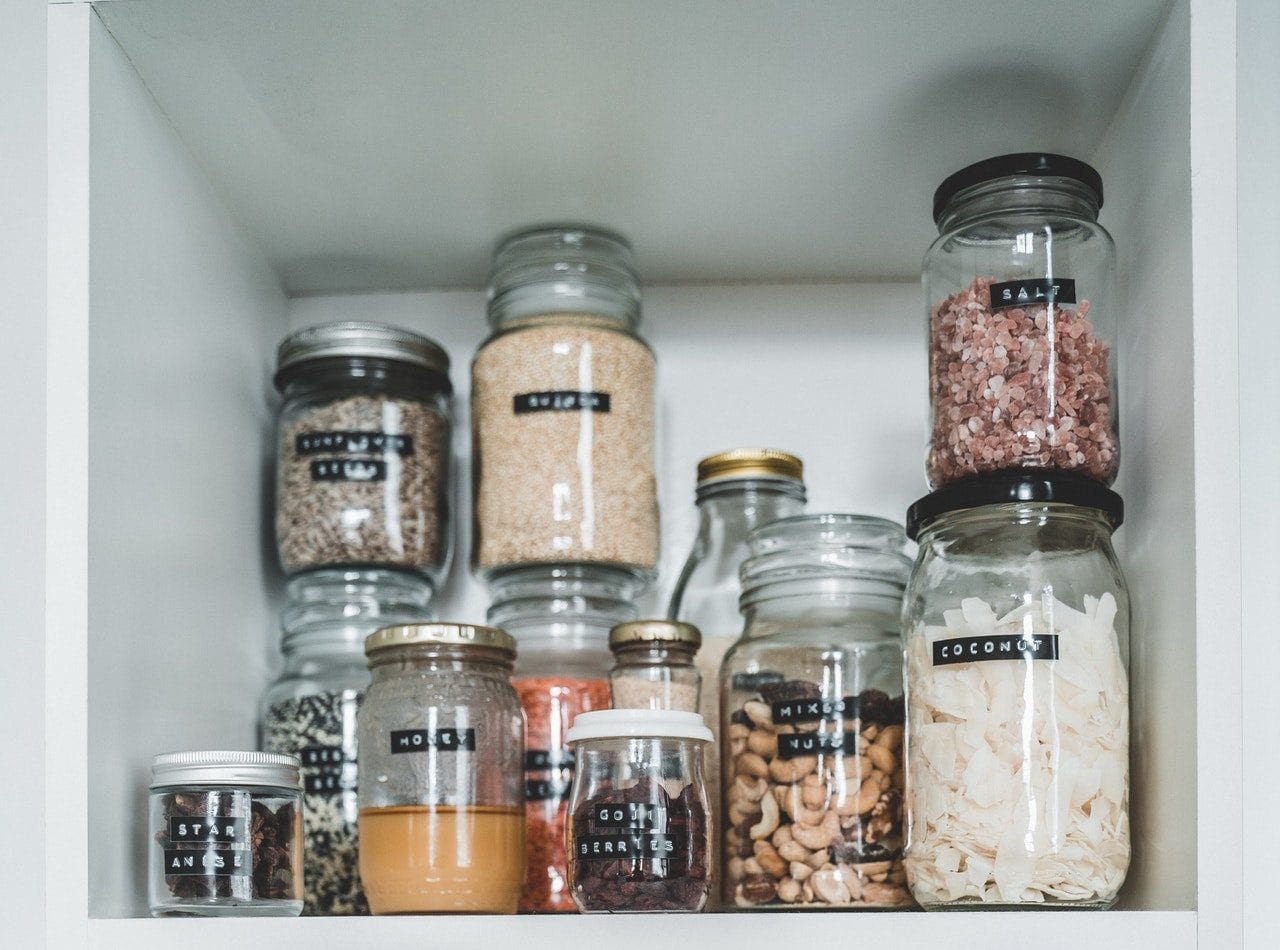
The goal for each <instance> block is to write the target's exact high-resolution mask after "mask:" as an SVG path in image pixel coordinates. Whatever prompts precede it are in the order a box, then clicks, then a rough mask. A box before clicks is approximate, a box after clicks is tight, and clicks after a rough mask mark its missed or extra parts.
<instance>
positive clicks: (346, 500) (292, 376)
mask: <svg viewBox="0 0 1280 950" xmlns="http://www.w3.org/2000/svg"><path fill="white" fill-rule="evenodd" d="M278 366H279V368H278V369H277V371H276V377H275V383H276V388H277V389H279V390H280V392H281V393H282V394H283V396H284V401H283V403H282V405H281V407H280V415H279V421H278V433H277V454H276V483H277V489H276V543H277V547H278V549H279V553H280V564H281V566H282V567H283V568H284V570H285V572H286V573H288V574H294V573H297V572H299V571H305V570H310V569H313V568H318V567H334V566H341V567H389V568H400V569H407V570H414V571H418V572H420V573H422V574H423V575H424V576H426V577H427V578H428V579H430V580H431V581H432V582H433V583H434V582H435V581H437V580H438V579H439V578H440V577H441V576H443V574H444V572H445V570H446V569H447V566H448V558H449V553H450V532H449V480H450V478H449V475H450V465H451V458H450V451H449V435H450V426H451V424H452V423H451V419H452V416H451V409H450V398H451V396H452V393H453V387H452V386H451V385H450V383H449V357H448V356H447V355H446V354H445V352H444V350H442V349H441V348H440V347H439V346H437V345H436V344H435V343H433V342H432V341H431V340H428V339H427V338H426V337H423V336H419V335H418V334H416V333H410V332H409V331H407V330H400V329H397V328H395V327H389V326H383V325H381V324H377V323H357V322H347V323H330V324H325V325H323V326H316V327H309V328H307V329H305V330H299V331H298V332H296V333H293V334H290V335H289V336H288V337H286V338H285V339H284V341H283V342H282V343H281V344H280V352H279V357H278Z"/></svg>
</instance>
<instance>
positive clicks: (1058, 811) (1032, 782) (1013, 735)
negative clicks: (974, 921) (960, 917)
mask: <svg viewBox="0 0 1280 950" xmlns="http://www.w3.org/2000/svg"><path fill="white" fill-rule="evenodd" d="M1081 603H1082V606H1083V610H1078V609H1075V608H1073V607H1071V606H1069V605H1067V604H1064V603H1062V602H1061V601H1059V600H1057V599H1055V598H1053V597H1045V598H1042V599H1037V600H1031V601H1029V602H1028V603H1025V604H1023V605H1021V606H1019V607H1017V608H1015V609H1013V610H1011V611H1007V612H1006V613H1005V614H1004V615H1003V616H999V615H998V612H997V610H996V609H995V608H994V607H993V606H992V605H990V604H987V603H985V602H983V601H982V600H980V599H977V598H965V599H964V600H962V601H961V602H960V604H959V606H958V608H956V609H952V610H946V611H944V612H943V619H944V621H945V625H944V626H922V627H919V628H917V629H916V630H915V631H914V635H912V636H911V637H910V639H909V642H908V646H907V651H906V652H907V679H908V723H907V725H908V730H907V736H908V750H907V782H908V796H909V802H910V808H909V822H910V838H909V843H908V846H907V851H906V867H907V874H908V877H909V880H910V882H911V886H912V891H913V893H914V894H915V897H916V899H917V900H919V901H921V902H922V903H924V904H926V905H936V904H947V903H955V902H971V903H989V904H1038V903H1043V902H1070V903H1099V904H1101V903H1109V902H1110V901H1112V900H1114V898H1115V896H1116V893H1117V891H1118V890H1119V888H1120V885H1121V883H1122V882H1123V881H1124V876H1125V872H1126V871H1127V870H1128V867H1129V855H1130V846H1129V814H1128V798H1129V699H1128V697H1129V691H1128V689H1129V688H1128V677H1127V676H1126V674H1125V669H1124V664H1123V662H1122V660H1121V657H1120V649H1119V642H1118V639H1117V637H1116V631H1115V619H1116V615H1117V613H1118V609H1119V608H1118V605H1117V603H1116V598H1115V597H1114V596H1113V595H1112V594H1111V593H1109V592H1104V593H1102V594H1101V595H1099V596H1097V597H1092V596H1089V597H1084V598H1082V600H1081ZM1001 635H1015V636H1016V635H1022V636H1035V637H1040V636H1047V635H1057V637H1058V651H1059V652H1058V657H1059V658H1058V659H1057V660H1025V659H1021V658H1014V659H1008V658H1005V659H998V660H990V661H984V662H972V661H971V662H963V663H953V664H946V665H940V666H934V665H933V644H934V642H935V641H938V640H950V639H954V638H958V637H973V636H1001Z"/></svg>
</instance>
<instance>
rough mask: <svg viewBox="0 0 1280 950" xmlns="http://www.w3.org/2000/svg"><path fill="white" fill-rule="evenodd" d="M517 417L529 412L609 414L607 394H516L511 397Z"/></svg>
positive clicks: (575, 392)
mask: <svg viewBox="0 0 1280 950" xmlns="http://www.w3.org/2000/svg"><path fill="white" fill-rule="evenodd" d="M513 403H514V405H513V409H514V410H515V414H516V415H517V416H522V415H525V414H527V413H530V412H579V411H580V412H609V411H610V397H609V394H608V393H597V392H579V391H576V390H572V389H554V390H550V391H548V392H541V393H517V394H516V395H515V396H514V397H513Z"/></svg>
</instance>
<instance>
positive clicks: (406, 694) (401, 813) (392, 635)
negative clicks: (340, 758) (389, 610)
mask: <svg viewBox="0 0 1280 950" xmlns="http://www.w3.org/2000/svg"><path fill="white" fill-rule="evenodd" d="M365 653H366V654H367V655H368V657H369V668H370V669H371V670H372V671H373V682H372V683H370V685H369V690H368V692H367V693H366V694H365V700H364V705H363V706H361V708H360V724H359V735H360V798H359V800H360V822H359V824H360V879H361V880H362V881H363V882H364V890H365V894H366V895H367V896H368V899H369V909H370V910H371V911H372V912H373V913H375V914H423V913H436V912H453V913H485V914H513V913H515V911H516V905H517V903H518V902H519V899H520V883H521V881H522V880H523V879H524V807H523V799H524V785H523V782H522V781H521V771H520V765H521V758H522V756H523V753H524V743H523V738H524V736H523V733H524V720H523V717H522V716H521V715H520V703H519V702H518V700H517V699H516V694H515V690H513V689H512V688H511V680H510V676H511V665H512V662H513V661H514V659H515V641H513V640H512V639H511V637H510V636H508V635H507V634H506V633H504V632H503V631H501V630H495V629H492V628H490V627H475V626H470V625H467V624H451V623H430V624H410V625H406V626H398V627H386V628H384V629H382V630H379V631H378V632H377V633H375V634H372V635H371V636H370V637H369V638H368V639H367V640H366V641H365Z"/></svg>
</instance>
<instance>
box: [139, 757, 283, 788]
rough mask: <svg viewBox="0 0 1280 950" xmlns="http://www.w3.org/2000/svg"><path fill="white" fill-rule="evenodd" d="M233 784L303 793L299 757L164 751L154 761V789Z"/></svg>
mask: <svg viewBox="0 0 1280 950" xmlns="http://www.w3.org/2000/svg"><path fill="white" fill-rule="evenodd" d="M180 785H230V786H236V787H247V786H254V785H266V786H270V787H272V788H287V789H289V790H290V791H301V790H302V763H301V762H299V761H298V757H297V756H296V755H277V754H275V753H273V752H226V751H216V752H165V753H163V754H161V755H157V756H156V757H155V758H153V759H152V760H151V787H152V788H171V787H173V786H180Z"/></svg>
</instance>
